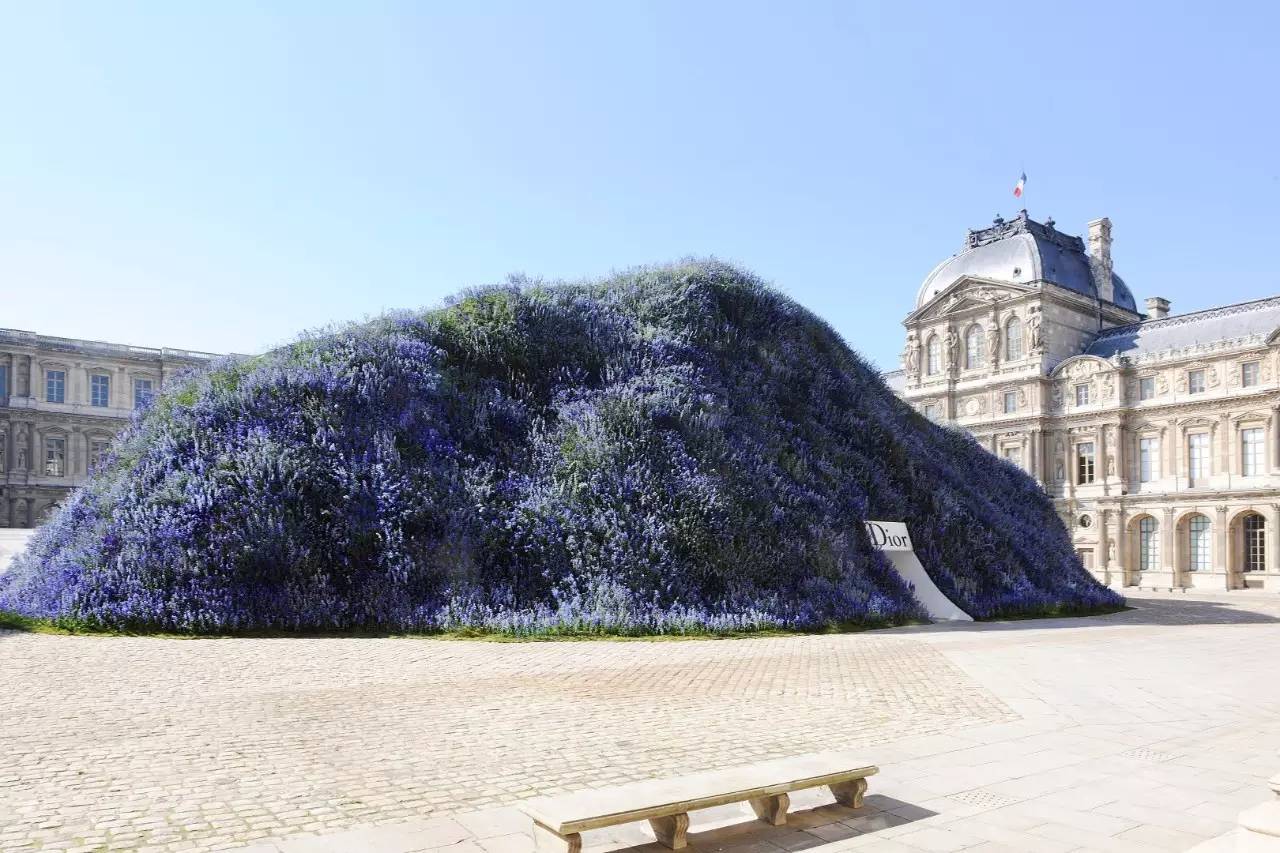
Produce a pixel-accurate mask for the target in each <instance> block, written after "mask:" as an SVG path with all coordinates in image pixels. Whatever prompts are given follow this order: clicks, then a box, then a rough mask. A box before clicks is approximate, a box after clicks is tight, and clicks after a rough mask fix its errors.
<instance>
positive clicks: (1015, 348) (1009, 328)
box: [1004, 317, 1022, 361]
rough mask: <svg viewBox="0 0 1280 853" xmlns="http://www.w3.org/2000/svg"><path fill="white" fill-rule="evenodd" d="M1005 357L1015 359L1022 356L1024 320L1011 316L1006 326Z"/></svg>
mask: <svg viewBox="0 0 1280 853" xmlns="http://www.w3.org/2000/svg"><path fill="white" fill-rule="evenodd" d="M1004 357H1005V358H1007V359H1009V360H1010V361H1013V360H1014V359H1019V358H1022V321H1021V320H1019V319H1018V318H1017V317H1010V318H1009V322H1008V323H1006V324H1005V327H1004Z"/></svg>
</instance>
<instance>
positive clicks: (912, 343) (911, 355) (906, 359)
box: [902, 333, 920, 377]
mask: <svg viewBox="0 0 1280 853" xmlns="http://www.w3.org/2000/svg"><path fill="white" fill-rule="evenodd" d="M902 361H903V364H904V365H905V367H906V368H907V375H908V376H911V377H914V376H915V375H916V374H918V373H919V372H920V346H919V344H918V342H917V341H916V336H915V334H914V333H913V334H910V335H908V336H907V348H906V350H905V351H904V352H903V353H902Z"/></svg>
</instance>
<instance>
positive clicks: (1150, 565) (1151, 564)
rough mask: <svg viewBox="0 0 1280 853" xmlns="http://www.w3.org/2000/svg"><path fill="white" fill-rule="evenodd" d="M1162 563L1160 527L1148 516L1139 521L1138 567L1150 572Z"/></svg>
mask: <svg viewBox="0 0 1280 853" xmlns="http://www.w3.org/2000/svg"><path fill="white" fill-rule="evenodd" d="M1159 565H1160V528H1159V527H1158V526H1157V525H1156V520H1155V519H1154V518H1152V517H1151V516H1149V515H1148V516H1146V517H1145V518H1143V519H1142V520H1141V521H1139V522H1138V567H1139V568H1141V569H1142V571H1144V572H1150V571H1153V570H1155V569H1156V567H1158V566H1159Z"/></svg>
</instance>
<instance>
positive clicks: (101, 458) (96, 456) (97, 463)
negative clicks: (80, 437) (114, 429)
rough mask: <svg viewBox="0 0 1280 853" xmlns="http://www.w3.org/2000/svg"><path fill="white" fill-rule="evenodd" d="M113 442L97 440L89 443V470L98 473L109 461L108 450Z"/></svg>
mask: <svg viewBox="0 0 1280 853" xmlns="http://www.w3.org/2000/svg"><path fill="white" fill-rule="evenodd" d="M110 447H111V442H109V441H107V440H106V439H105V438H95V439H93V440H92V441H90V442H89V469H90V470H93V471H96V470H97V469H99V468H101V467H102V463H104V462H106V461H107V450H108V449H109V448H110Z"/></svg>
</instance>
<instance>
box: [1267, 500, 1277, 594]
mask: <svg viewBox="0 0 1280 853" xmlns="http://www.w3.org/2000/svg"><path fill="white" fill-rule="evenodd" d="M1264 514H1265V515H1266V519H1267V540H1266V542H1267V544H1266V549H1267V553H1266V555H1265V556H1266V558H1265V560H1264V561H1263V566H1265V568H1266V571H1267V574H1270V575H1278V574H1280V504H1268V505H1267V508H1266V510H1265V513H1264ZM1267 581H1269V582H1268V583H1267V584H1266V586H1267V589H1269V590H1274V589H1275V588H1276V581H1274V580H1272V579H1271V578H1267Z"/></svg>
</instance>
